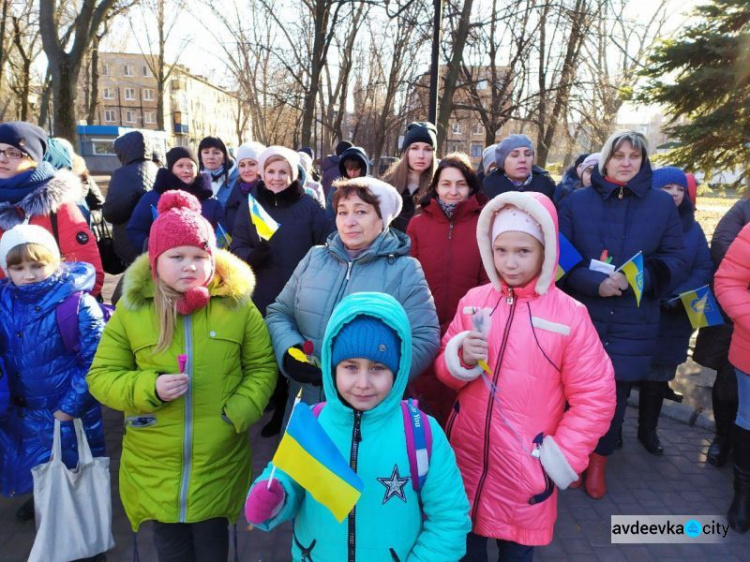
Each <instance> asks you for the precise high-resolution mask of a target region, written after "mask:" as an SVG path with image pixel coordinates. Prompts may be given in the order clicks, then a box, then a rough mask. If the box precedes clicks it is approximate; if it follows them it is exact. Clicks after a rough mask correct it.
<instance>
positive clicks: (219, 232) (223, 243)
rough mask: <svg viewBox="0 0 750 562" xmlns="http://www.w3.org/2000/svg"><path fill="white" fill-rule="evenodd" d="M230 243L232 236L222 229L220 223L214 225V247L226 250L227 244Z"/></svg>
mask: <svg viewBox="0 0 750 562" xmlns="http://www.w3.org/2000/svg"><path fill="white" fill-rule="evenodd" d="M231 243H232V237H231V236H230V235H229V233H228V232H227V231H226V230H224V227H223V226H221V224H217V225H216V247H217V248H219V249H220V250H228V249H229V245H230V244H231Z"/></svg>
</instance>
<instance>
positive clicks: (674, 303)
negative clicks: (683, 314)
mask: <svg viewBox="0 0 750 562" xmlns="http://www.w3.org/2000/svg"><path fill="white" fill-rule="evenodd" d="M678 308H682V301H681V300H680V299H675V300H669V301H662V303H661V309H662V310H663V311H664V312H674V311H675V310H677V309H678Z"/></svg>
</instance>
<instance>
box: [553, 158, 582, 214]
mask: <svg viewBox="0 0 750 562" xmlns="http://www.w3.org/2000/svg"><path fill="white" fill-rule="evenodd" d="M576 168H577V166H575V165H573V166H571V167H570V168H568V169H567V170H565V173H564V174H563V177H562V180H560V183H558V184H557V187H555V197H554V201H555V204H556V205H559V204H560V203H561V202H562V200H563V199H565V198H566V197H567V196H568V195H570V194H571V193H573V192H574V191H575V190H576V189H580V188H581V187H582V184H581V178H579V177H578V172H577V170H576Z"/></svg>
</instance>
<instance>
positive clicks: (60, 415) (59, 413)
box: [52, 410, 73, 422]
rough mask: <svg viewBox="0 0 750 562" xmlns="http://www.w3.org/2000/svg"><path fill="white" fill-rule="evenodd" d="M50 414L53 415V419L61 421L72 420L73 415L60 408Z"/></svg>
mask: <svg viewBox="0 0 750 562" xmlns="http://www.w3.org/2000/svg"><path fill="white" fill-rule="evenodd" d="M52 415H53V416H55V419H58V420H60V421H61V422H69V421H73V416H69V415H68V414H66V413H65V412H63V411H62V410H57V411H55V412H53V413H52Z"/></svg>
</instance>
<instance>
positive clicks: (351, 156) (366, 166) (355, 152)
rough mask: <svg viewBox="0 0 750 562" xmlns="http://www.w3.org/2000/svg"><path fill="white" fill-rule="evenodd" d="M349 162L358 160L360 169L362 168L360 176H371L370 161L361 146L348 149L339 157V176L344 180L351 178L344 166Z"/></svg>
mask: <svg viewBox="0 0 750 562" xmlns="http://www.w3.org/2000/svg"><path fill="white" fill-rule="evenodd" d="M347 160H356V161H357V162H358V163H359V167H360V168H362V171H361V172H360V174H359V175H360V176H369V175H370V160H369V159H368V158H367V154H366V153H365V149H364V148H362V147H359V146H352V147H349V148H347V149H346V150H345V151H344V152H342V153H341V156H339V175H340V176H341V177H342V178H346V177H349V176H348V174H347V173H346V166H345V165H344V164H345V163H346V161H347Z"/></svg>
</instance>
